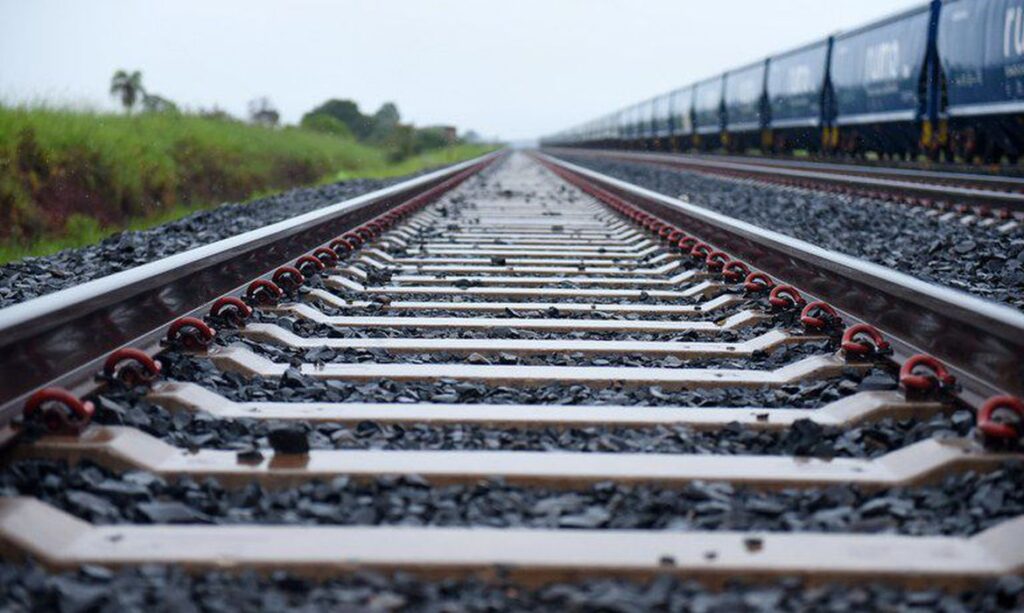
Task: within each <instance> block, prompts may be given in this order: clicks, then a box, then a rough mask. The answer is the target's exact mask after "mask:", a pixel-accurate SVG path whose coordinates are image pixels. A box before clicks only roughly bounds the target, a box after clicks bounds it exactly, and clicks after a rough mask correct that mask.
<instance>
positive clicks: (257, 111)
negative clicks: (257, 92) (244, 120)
mask: <svg viewBox="0 0 1024 613" xmlns="http://www.w3.org/2000/svg"><path fill="white" fill-rule="evenodd" d="M249 120H250V121H252V122H253V123H256V124H260V125H264V126H268V127H271V128H272V127H274V126H276V125H277V122H278V121H280V120H281V114H280V113H278V112H277V109H275V108H274V106H273V105H272V104H271V103H270V99H269V98H267V97H266V96H263V97H261V98H256V99H254V100H250V101H249Z"/></svg>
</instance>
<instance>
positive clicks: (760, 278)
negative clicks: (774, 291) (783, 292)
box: [743, 272, 775, 294]
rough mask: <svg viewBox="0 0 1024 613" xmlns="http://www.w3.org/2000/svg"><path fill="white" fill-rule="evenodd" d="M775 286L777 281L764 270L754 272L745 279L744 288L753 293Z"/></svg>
mask: <svg viewBox="0 0 1024 613" xmlns="http://www.w3.org/2000/svg"><path fill="white" fill-rule="evenodd" d="M772 287H775V281H772V278H771V277H769V276H768V275H766V274H764V273H763V272H752V273H750V274H749V275H747V278H746V279H744V280H743V289H745V290H747V292H749V293H751V294H753V293H756V292H763V291H765V290H767V289H770V288H772Z"/></svg>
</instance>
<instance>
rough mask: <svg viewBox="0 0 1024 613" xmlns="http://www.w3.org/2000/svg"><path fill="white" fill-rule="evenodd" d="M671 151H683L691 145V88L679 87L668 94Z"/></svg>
mask: <svg viewBox="0 0 1024 613" xmlns="http://www.w3.org/2000/svg"><path fill="white" fill-rule="evenodd" d="M669 96H670V99H669V111H670V121H671V128H670V132H671V144H670V149H671V150H672V151H685V150H687V149H689V148H690V147H691V146H692V145H693V87H691V86H687V87H681V88H679V89H677V90H675V91H673V92H672V93H670V94H669Z"/></svg>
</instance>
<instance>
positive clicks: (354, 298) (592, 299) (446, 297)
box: [329, 284, 714, 305]
mask: <svg viewBox="0 0 1024 613" xmlns="http://www.w3.org/2000/svg"><path fill="white" fill-rule="evenodd" d="M456 286H458V285H457V284H456ZM465 287H473V286H472V284H467V285H466V286H465ZM547 287H549V288H552V287H565V285H564V284H551V285H548V286H547ZM580 289H599V288H595V287H591V288H587V287H580ZM616 289H629V288H616ZM638 289H639V290H640V293H639V294H637V297H635V298H623V297H622V296H608V297H602V296H580V297H559V296H520V295H477V294H428V293H394V294H391V295H387V296H386V297H384V300H385V301H396V302H407V301H422V302H561V303H568V304H622V303H624V302H629V303H634V302H639V303H641V304H674V305H693V304H696V303H699V302H705V301H707V300H710V298H713V297H714V295H713V294H714V292H711V294H712V295H711V296H710V298H709V297H705V296H699V295H698V296H693V297H689V296H679V297H665V298H662V297H658V296H657V295H651V294H650V292H649V291H647V290H650V289H651V288H638ZM659 289H662V288H659ZM664 289H670V288H664ZM329 291H331V292H333V293H334V294H336V295H337V296H338V297H339V298H340V299H342V300H347V301H349V302H358V301H362V300H370V299H374V298H377V299H378V300H379V299H380V297H379V296H367V295H366V294H365V293H363V292H356V291H350V290H346V289H344V288H334V287H332V288H330V290H329Z"/></svg>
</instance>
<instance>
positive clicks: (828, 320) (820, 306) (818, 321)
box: [800, 300, 843, 330]
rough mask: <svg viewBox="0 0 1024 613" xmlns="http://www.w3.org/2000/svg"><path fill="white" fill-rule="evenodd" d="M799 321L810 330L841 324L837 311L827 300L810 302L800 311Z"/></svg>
mask: <svg viewBox="0 0 1024 613" xmlns="http://www.w3.org/2000/svg"><path fill="white" fill-rule="evenodd" d="M800 322H801V323H802V324H803V325H804V326H806V327H807V328H809V329H811V330H830V329H834V328H836V327H838V326H841V325H842V324H843V320H842V319H841V318H840V317H839V313H836V310H835V309H833V308H832V305H830V304H828V303H827V302H822V301H820V300H816V301H814V302H810V303H808V304H807V306H805V307H804V310H803V311H801V312H800Z"/></svg>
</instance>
